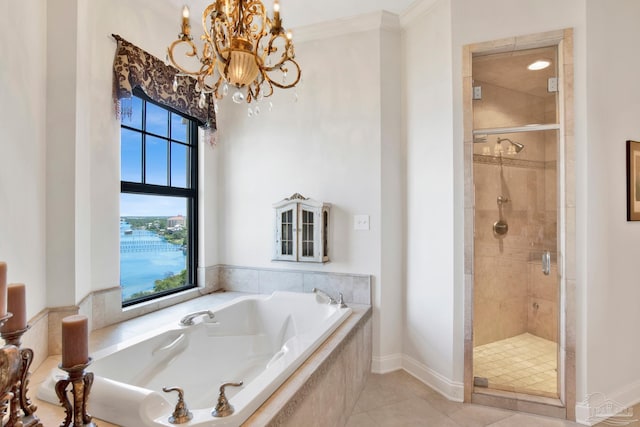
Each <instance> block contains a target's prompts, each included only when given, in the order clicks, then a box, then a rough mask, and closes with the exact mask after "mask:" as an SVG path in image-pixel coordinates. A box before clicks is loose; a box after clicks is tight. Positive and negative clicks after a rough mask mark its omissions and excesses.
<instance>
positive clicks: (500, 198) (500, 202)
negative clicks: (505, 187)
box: [497, 196, 510, 205]
mask: <svg viewBox="0 0 640 427" xmlns="http://www.w3.org/2000/svg"><path fill="white" fill-rule="evenodd" d="M509 201H510V200H509V198H508V197H505V196H498V200H497V202H498V205H503V204H504V203H509Z"/></svg>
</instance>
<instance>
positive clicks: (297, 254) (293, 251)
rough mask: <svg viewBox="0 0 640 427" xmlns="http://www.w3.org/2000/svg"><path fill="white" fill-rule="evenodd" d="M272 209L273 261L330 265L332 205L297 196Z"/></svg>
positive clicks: (278, 203) (298, 194) (297, 194)
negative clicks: (329, 239)
mask: <svg viewBox="0 0 640 427" xmlns="http://www.w3.org/2000/svg"><path fill="white" fill-rule="evenodd" d="M273 208H274V213H275V221H274V225H275V226H274V251H273V253H274V255H273V259H274V261H294V262H328V261H329V245H328V236H329V211H330V209H331V205H330V204H329V203H323V202H319V201H317V200H313V199H309V198H306V197H304V196H303V195H301V194H300V193H295V194H293V195H292V196H291V197H289V198H287V199H283V200H281V201H279V202H277V203H274V204H273Z"/></svg>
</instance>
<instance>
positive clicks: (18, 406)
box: [0, 325, 43, 427]
mask: <svg viewBox="0 0 640 427" xmlns="http://www.w3.org/2000/svg"><path fill="white" fill-rule="evenodd" d="M30 327H31V326H29V325H27V327H26V328H24V329H20V330H17V331H11V332H2V333H1V334H0V336H1V337H2V339H3V340H4V341H5V343H7V345H13V346H16V347H17V348H18V351H19V354H20V362H21V363H20V376H19V380H20V382H19V383H17V384H16V385H15V387H14V390H13V391H12V392H13V395H14V396H13V399H11V412H12V413H18V412H19V410H22V416H21V417H20V421H22V426H23V427H43V426H42V423H41V422H40V420H39V419H38V417H37V416H36V414H35V412H36V410H37V409H38V407H37V406H36V405H34V404H33V402H31V399H29V398H28V397H27V392H28V391H29V378H30V377H31V372H29V368H30V367H31V362H33V350H32V349H30V348H21V345H22V335H24V333H25V332H27V331H28V330H29V328H30Z"/></svg>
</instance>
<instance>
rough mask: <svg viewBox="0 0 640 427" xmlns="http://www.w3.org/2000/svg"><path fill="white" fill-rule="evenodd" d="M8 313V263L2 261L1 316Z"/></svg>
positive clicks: (0, 277)
mask: <svg viewBox="0 0 640 427" xmlns="http://www.w3.org/2000/svg"><path fill="white" fill-rule="evenodd" d="M6 314H7V263H6V262H2V261H0V317H3V316H6Z"/></svg>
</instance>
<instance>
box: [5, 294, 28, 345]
mask: <svg viewBox="0 0 640 427" xmlns="http://www.w3.org/2000/svg"><path fill="white" fill-rule="evenodd" d="M7 311H9V312H10V313H11V314H13V316H12V317H10V318H9V319H8V320H7V323H5V324H4V326H3V327H2V329H1V331H2V332H3V333H9V332H16V331H21V330H23V329H25V328H26V327H27V304H26V297H25V286H24V283H12V284H10V285H9V286H8V287H7Z"/></svg>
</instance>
